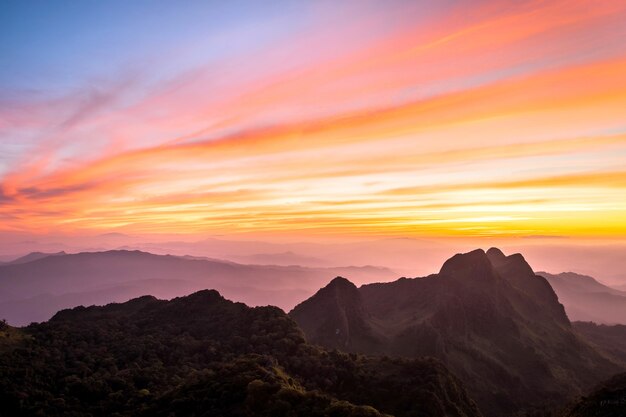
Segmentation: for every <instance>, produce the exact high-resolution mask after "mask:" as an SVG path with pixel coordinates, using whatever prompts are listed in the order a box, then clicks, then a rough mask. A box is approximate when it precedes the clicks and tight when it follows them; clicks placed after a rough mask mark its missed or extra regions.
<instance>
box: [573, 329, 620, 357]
mask: <svg viewBox="0 0 626 417" xmlns="http://www.w3.org/2000/svg"><path fill="white" fill-rule="evenodd" d="M572 326H573V327H574V329H575V330H576V332H577V333H578V334H579V335H581V336H582V337H583V338H584V339H585V340H587V341H588V342H589V343H590V344H591V345H593V346H595V347H596V348H597V349H598V350H600V351H601V352H602V353H604V354H606V355H608V356H609V357H611V358H613V359H614V360H616V361H620V362H622V363H623V364H625V365H626V326H624V325H623V324H616V325H613V326H608V325H606V324H595V323H591V322H583V321H575V322H573V323H572Z"/></svg>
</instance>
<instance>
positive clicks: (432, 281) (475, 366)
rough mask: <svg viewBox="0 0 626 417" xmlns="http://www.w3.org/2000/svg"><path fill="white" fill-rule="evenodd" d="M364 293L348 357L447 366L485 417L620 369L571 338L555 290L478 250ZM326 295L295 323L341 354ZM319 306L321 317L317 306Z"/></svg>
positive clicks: (546, 400)
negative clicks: (428, 360)
mask: <svg viewBox="0 0 626 417" xmlns="http://www.w3.org/2000/svg"><path fill="white" fill-rule="evenodd" d="M358 292H359V293H360V296H361V297H360V302H361V306H362V310H359V309H344V311H345V312H349V313H352V314H353V316H352V317H349V318H348V319H347V320H344V323H351V322H353V323H359V325H358V326H356V327H355V328H352V329H348V331H346V333H347V334H349V335H350V338H351V339H350V340H347V341H346V340H341V343H343V345H344V349H346V350H347V351H351V352H358V353H367V354H388V355H394V356H400V357H418V356H424V355H427V356H433V357H436V358H439V359H441V360H442V361H443V362H444V363H445V364H446V365H447V366H448V367H450V369H451V370H452V371H453V372H454V373H455V374H456V375H457V376H459V377H460V378H461V380H463V381H465V383H466V384H467V386H468V390H469V392H470V394H471V395H472V397H473V398H474V399H475V400H476V401H477V403H478V404H479V406H480V407H481V410H483V412H485V413H486V414H487V415H493V416H501V415H507V414H511V413H514V412H517V411H519V410H520V409H522V408H524V407H528V406H536V407H550V406H554V405H556V404H558V403H559V402H561V401H563V400H564V399H565V398H567V397H568V396H570V395H571V394H572V392H582V390H583V389H584V388H585V387H586V386H588V385H590V384H592V383H595V382H598V381H600V380H601V379H603V378H604V377H607V376H608V375H609V374H610V373H611V372H612V368H611V367H612V366H614V363H613V362H611V361H610V360H609V359H607V358H605V357H604V356H602V355H600V354H599V353H597V352H596V351H595V350H594V349H593V348H592V347H591V346H589V345H588V344H587V343H586V342H585V341H584V340H583V339H581V338H579V337H578V336H577V335H576V333H575V332H573V330H572V328H571V324H570V321H569V319H568V317H567V314H566V312H565V309H564V308H563V306H562V305H561V304H560V303H559V302H558V297H557V295H556V293H555V292H554V291H553V290H552V287H551V286H550V284H549V283H548V282H547V280H546V279H545V278H543V277H540V276H538V275H536V274H534V272H533V271H532V268H531V267H530V266H529V265H528V263H527V262H526V261H525V260H524V258H523V256H521V255H519V254H514V255H510V256H504V254H503V253H502V252H501V251H499V250H497V249H490V250H488V251H487V252H485V251H484V250H482V249H478V250H474V251H471V252H468V253H465V254H457V255H454V256H453V257H451V258H450V259H448V260H447V261H446V262H445V263H444V264H443V266H442V268H441V270H440V272H439V273H438V274H433V275H429V276H427V277H424V278H402V279H399V280H397V281H393V282H390V283H378V284H367V285H363V286H361V287H359V288H358ZM320 295H322V294H321V291H320V292H318V293H317V294H316V295H314V296H313V297H311V298H310V299H309V300H307V301H305V302H303V303H301V304H299V305H298V306H296V307H295V308H294V310H292V311H291V312H290V313H289V314H290V315H291V317H293V318H294V319H295V320H296V322H298V324H299V325H300V326H301V327H302V328H303V330H304V332H305V334H306V336H307V340H309V341H311V342H313V343H318V344H320V345H322V346H333V347H337V346H338V342H337V340H338V339H340V338H339V336H340V335H338V334H336V333H333V332H332V331H328V330H329V329H332V328H333V327H332V325H331V324H332V322H333V320H336V316H334V315H333V314H330V313H328V309H324V308H321V307H322V306H325V305H326V304H325V303H322V302H320V301H319V299H323V298H324V297H318V296H320ZM315 300H318V301H317V303H318V307H317V308H316V306H315V303H314V302H309V301H315ZM335 303H336V301H335ZM304 306H306V309H305V308H304ZM337 309H339V310H340V307H339V308H335V310H337ZM316 315H317V316H319V317H325V318H326V320H330V321H331V323H326V322H324V321H323V320H322V322H324V323H325V324H324V325H323V326H322V325H321V324H320V323H317V324H316V322H315V321H314V320H310V317H311V316H316ZM338 327H341V326H338ZM372 335H373V337H374V340H373V341H370V342H369V343H362V342H361V340H363V339H366V340H367V339H368V338H370V337H372ZM590 363H593V365H589V364H590ZM503 387H506V388H503Z"/></svg>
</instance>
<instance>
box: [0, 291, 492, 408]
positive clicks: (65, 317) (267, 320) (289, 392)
mask: <svg viewBox="0 0 626 417" xmlns="http://www.w3.org/2000/svg"><path fill="white" fill-rule="evenodd" d="M26 370H27V371H26ZM0 404H2V407H1V408H0V416H22V415H23V416H27V415H45V416H69V415H76V416H79V415H80V416H87V415H92V416H122V415H124V416H130V415H133V416H146V417H147V416H163V417H165V416H221V417H230V416H233V417H235V416H237V417H244V416H266V417H281V416H284V417H289V416H312V417H316V416H319V417H322V416H329V417H382V416H389V415H395V416H398V417H403V416H406V417H412V416H417V415H419V416H425V417H480V416H481V413H480V412H479V411H478V409H477V407H476V405H475V403H474V402H473V401H472V400H471V399H470V398H469V396H468V395H467V393H466V392H465V390H464V388H463V384H462V383H461V382H460V381H459V380H458V379H457V378H456V377H455V376H454V375H452V374H451V373H450V372H449V371H448V370H447V369H446V368H445V366H443V364H441V362H439V361H437V360H435V359H432V358H431V359H429V358H421V359H391V358H384V357H365V356H361V355H354V354H346V353H341V352H337V351H326V350H324V349H321V348H318V347H316V346H313V345H310V344H308V343H306V342H305V340H304V338H303V336H302V333H301V331H300V329H298V327H297V326H296V324H295V323H294V322H293V321H292V320H291V319H290V318H289V317H288V316H287V315H286V314H285V313H284V312H283V311H282V310H280V309H278V308H276V307H256V308H250V307H247V306H246V305H244V304H242V303H233V302H231V301H228V300H226V299H224V298H223V297H221V295H220V294H219V293H218V292H217V291H213V290H204V291H200V292H196V293H194V294H191V295H189V296H186V297H181V298H176V299H173V300H171V301H163V300H157V299H156V298H154V297H151V296H145V297H141V298H137V299H133V300H130V301H128V302H126V303H122V304H109V305H107V306H105V307H88V308H85V307H77V308H74V309H72V310H64V311H61V312H59V313H57V314H56V315H55V316H54V317H53V318H52V319H51V320H50V321H48V322H46V323H41V324H33V325H31V326H29V327H26V328H23V329H15V328H12V327H9V326H4V328H0Z"/></svg>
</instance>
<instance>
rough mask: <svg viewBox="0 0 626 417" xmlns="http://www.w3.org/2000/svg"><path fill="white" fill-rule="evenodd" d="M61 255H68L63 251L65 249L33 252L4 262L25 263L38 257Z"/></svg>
mask: <svg viewBox="0 0 626 417" xmlns="http://www.w3.org/2000/svg"><path fill="white" fill-rule="evenodd" d="M60 255H67V254H66V253H65V252H63V251H61V252H55V253H46V252H31V253H29V254H28V255H24V256H20V257H19V258H17V259H13V260H12V261H9V262H4V263H3V264H4V265H18V264H25V263H27V262H32V261H36V260H38V259H43V258H47V257H48V256H60Z"/></svg>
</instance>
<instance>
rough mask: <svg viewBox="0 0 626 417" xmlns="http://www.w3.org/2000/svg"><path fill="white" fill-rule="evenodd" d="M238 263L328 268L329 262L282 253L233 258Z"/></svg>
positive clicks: (290, 252) (287, 252)
mask: <svg viewBox="0 0 626 417" xmlns="http://www.w3.org/2000/svg"><path fill="white" fill-rule="evenodd" d="M233 258H234V259H236V260H237V261H238V262H242V263H246V264H260V265H300V266H315V267H318V266H328V262H327V261H324V260H323V259H320V258H314V257H312V256H305V255H300V254H298V253H294V252H292V251H286V252H280V253H255V254H252V255H243V256H233Z"/></svg>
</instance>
